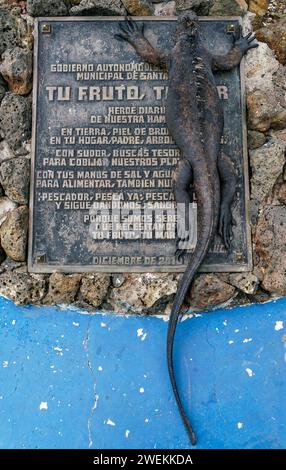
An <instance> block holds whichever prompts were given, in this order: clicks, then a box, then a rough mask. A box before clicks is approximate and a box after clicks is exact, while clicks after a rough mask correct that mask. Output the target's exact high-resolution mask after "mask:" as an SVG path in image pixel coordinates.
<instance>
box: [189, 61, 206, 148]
mask: <svg viewBox="0 0 286 470" xmlns="http://www.w3.org/2000/svg"><path fill="white" fill-rule="evenodd" d="M192 65H193V77H194V82H193V85H194V86H195V96H196V102H197V108H198V117H199V123H200V137H201V142H202V143H203V139H202V137H203V125H202V124H203V118H204V103H205V100H204V99H203V96H202V93H201V90H202V89H203V87H204V86H205V77H204V75H203V72H204V68H205V65H204V63H203V59H202V57H200V56H199V55H198V54H194V56H193V58H192Z"/></svg>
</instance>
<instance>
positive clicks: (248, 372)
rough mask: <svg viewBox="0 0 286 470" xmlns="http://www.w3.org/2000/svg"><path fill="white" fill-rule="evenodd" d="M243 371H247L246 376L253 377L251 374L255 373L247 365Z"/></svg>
mask: <svg viewBox="0 0 286 470" xmlns="http://www.w3.org/2000/svg"><path fill="white" fill-rule="evenodd" d="M245 372H246V373H247V375H248V377H253V375H255V374H254V372H253V370H252V369H250V368H249V367H247V368H246V369H245Z"/></svg>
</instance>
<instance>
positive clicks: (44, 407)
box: [39, 401, 48, 410]
mask: <svg viewBox="0 0 286 470" xmlns="http://www.w3.org/2000/svg"><path fill="white" fill-rule="evenodd" d="M39 409H40V410H47V409H48V402H46V401H41V403H40V405H39Z"/></svg>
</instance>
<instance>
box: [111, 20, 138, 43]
mask: <svg viewBox="0 0 286 470" xmlns="http://www.w3.org/2000/svg"><path fill="white" fill-rule="evenodd" d="M119 28H120V30H121V32H120V33H119V34H115V35H114V37H115V38H116V39H118V40H119V41H128V42H132V41H133V40H134V39H136V38H138V36H141V35H142V34H143V28H144V24H143V23H142V25H141V26H139V25H138V24H137V23H136V22H135V21H133V20H132V19H131V18H130V16H126V17H125V20H124V21H122V22H120V23H119Z"/></svg>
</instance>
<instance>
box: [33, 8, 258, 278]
mask: <svg viewBox="0 0 286 470" xmlns="http://www.w3.org/2000/svg"><path fill="white" fill-rule="evenodd" d="M124 19H125V17H124V16H74V17H72V16H51V17H38V18H35V23H34V51H33V59H34V60H33V92H32V100H33V101H32V149H31V172H30V174H31V178H30V197H29V227H28V232H29V233H28V263H27V264H28V272H30V273H38V274H49V273H53V272H61V273H88V272H102V273H125V272H129V273H144V272H145V273H146V272H153V273H160V272H166V273H167V272H169V273H181V272H184V271H185V269H186V265H182V266H156V267H155V269H154V266H142V267H139V266H135V267H134V266H133V267H131V266H112V265H106V266H102V265H100V266H96V265H86V266H83V265H81V266H79V265H65V266H62V265H58V266H57V265H51V264H46V263H43V264H41V263H33V259H32V249H33V215H34V189H35V184H34V175H35V160H36V122H37V96H38V53H39V40H38V37H39V24H40V23H42V22H43V21H44V22H46V23H53V22H68V21H70V22H74V21H120V20H124ZM132 19H134V20H139V21H176V20H177V19H178V17H177V16H132ZM219 20H221V21H238V22H239V23H240V25H242V19H241V17H240V16H211V17H209V16H200V17H199V21H219ZM239 68H240V94H241V111H242V112H241V118H242V154H243V174H244V180H245V181H244V202H245V221H246V248H247V249H246V253H247V260H248V262H247V263H242V262H241V263H239V261H238V262H237V264H235V265H231V264H227V263H225V264H202V266H201V267H200V269H199V271H200V272H205V273H210V272H213V273H215V272H230V273H231V272H247V271H251V270H252V268H253V257H252V241H251V227H250V192H249V165H248V147H247V125H246V122H247V121H246V96H245V59H244V58H243V59H242V61H241V62H240V66H239Z"/></svg>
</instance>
